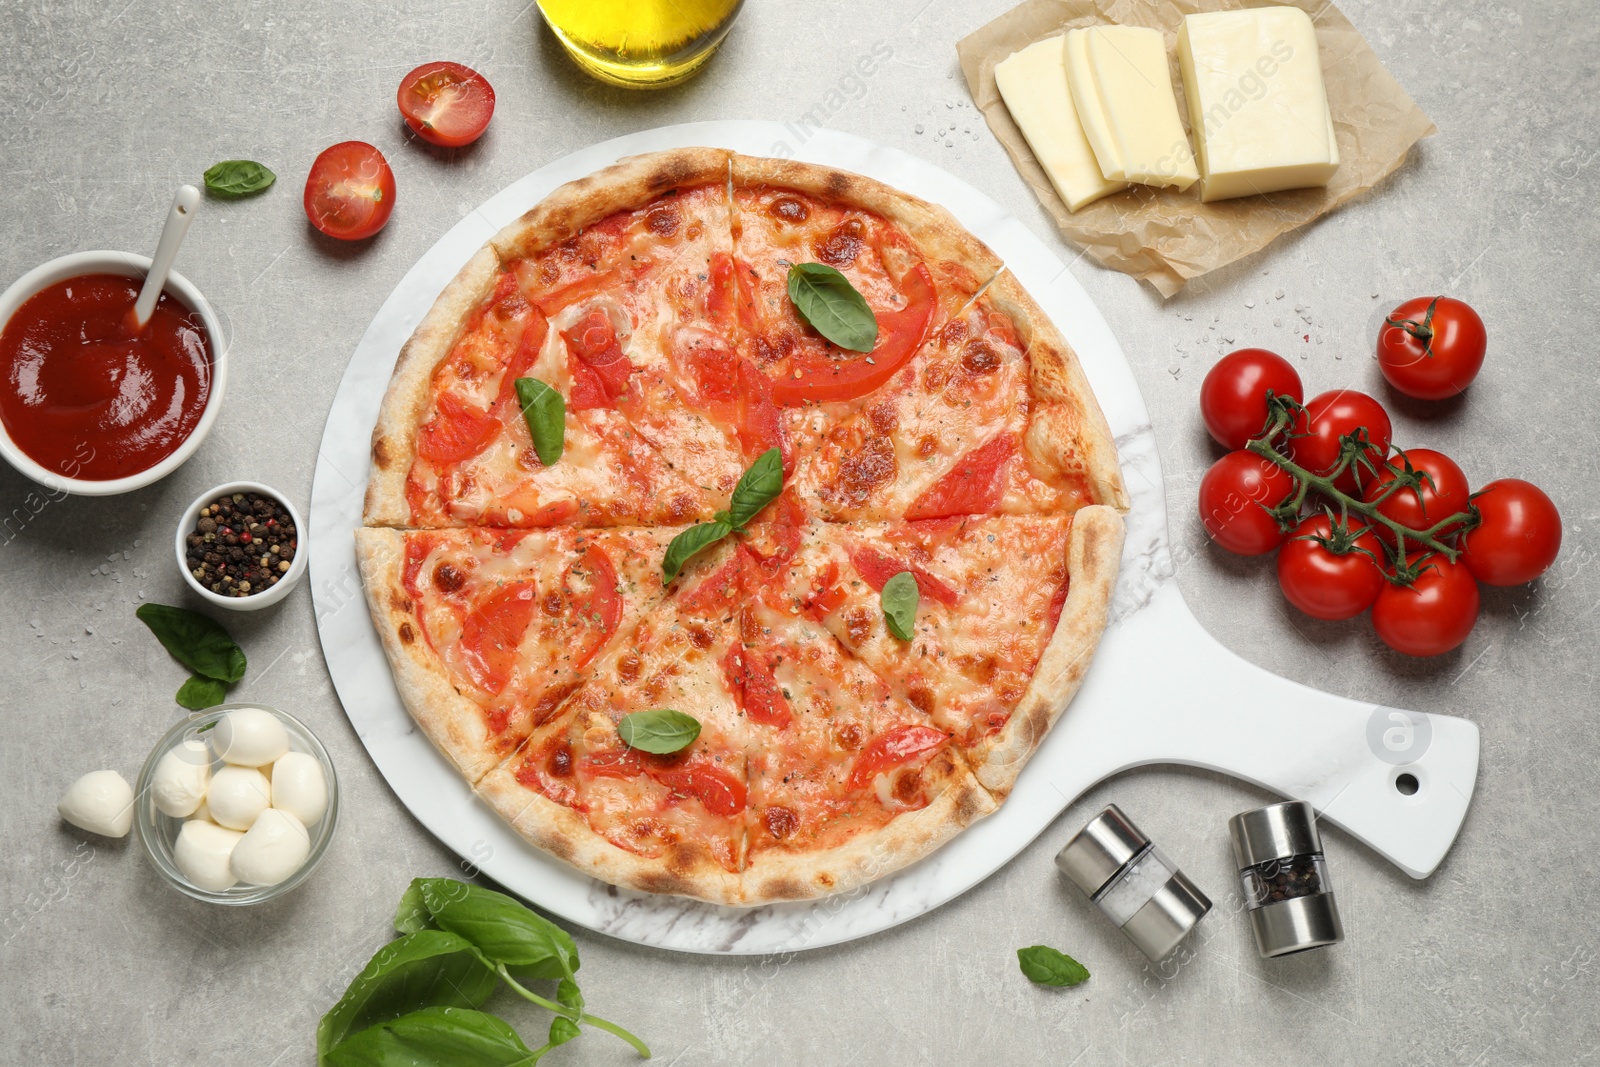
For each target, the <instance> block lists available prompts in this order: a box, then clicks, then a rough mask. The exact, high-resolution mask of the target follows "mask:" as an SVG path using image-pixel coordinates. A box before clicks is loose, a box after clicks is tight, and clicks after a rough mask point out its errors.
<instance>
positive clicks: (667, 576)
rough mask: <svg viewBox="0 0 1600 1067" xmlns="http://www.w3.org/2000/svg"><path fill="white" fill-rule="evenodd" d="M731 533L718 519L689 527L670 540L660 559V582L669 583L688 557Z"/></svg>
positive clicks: (681, 568)
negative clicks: (665, 552) (665, 551)
mask: <svg viewBox="0 0 1600 1067" xmlns="http://www.w3.org/2000/svg"><path fill="white" fill-rule="evenodd" d="M732 532H733V527H732V526H730V525H729V524H728V523H726V522H724V521H722V520H721V519H718V520H717V521H716V522H702V523H700V524H698V525H696V526H691V527H689V528H688V529H687V530H685V531H683V533H681V534H679V535H678V536H677V537H674V538H673V539H672V543H671V544H670V545H668V546H667V554H666V555H665V556H662V557H661V582H662V584H663V585H665V584H667V583H670V582H671V581H672V580H673V579H674V578H676V577H677V576H678V573H679V572H680V571H682V570H683V565H684V564H685V563H688V562H689V559H690V557H692V556H693V555H694V554H695V553H697V552H699V551H701V550H702V549H707V548H710V547H711V546H712V545H714V544H716V543H717V542H718V541H720V540H722V539H723V538H724V537H727V536H728V535H729V534H731V533H732Z"/></svg>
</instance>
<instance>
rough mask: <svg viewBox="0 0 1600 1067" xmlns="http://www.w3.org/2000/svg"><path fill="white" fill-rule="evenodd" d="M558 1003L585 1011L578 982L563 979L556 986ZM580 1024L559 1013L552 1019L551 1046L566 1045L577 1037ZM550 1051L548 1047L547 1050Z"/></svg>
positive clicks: (575, 1009)
mask: <svg viewBox="0 0 1600 1067" xmlns="http://www.w3.org/2000/svg"><path fill="white" fill-rule="evenodd" d="M556 1003H558V1004H560V1005H561V1006H562V1007H564V1008H571V1009H572V1010H573V1011H576V1012H582V1011H583V993H582V992H581V991H580V990H579V989H578V983H577V982H574V981H573V980H572V979H570V978H563V979H561V984H560V985H558V986H557V987H556ZM578 1033H579V1030H578V1024H577V1023H575V1022H573V1021H572V1020H571V1019H569V1018H567V1017H566V1016H564V1015H557V1016H556V1017H555V1018H553V1019H551V1020H550V1044H549V1048H555V1047H556V1046H557V1045H564V1044H566V1043H567V1042H568V1041H571V1040H572V1039H573V1038H575V1037H577V1036H578ZM546 1051H548V1049H547V1050H546Z"/></svg>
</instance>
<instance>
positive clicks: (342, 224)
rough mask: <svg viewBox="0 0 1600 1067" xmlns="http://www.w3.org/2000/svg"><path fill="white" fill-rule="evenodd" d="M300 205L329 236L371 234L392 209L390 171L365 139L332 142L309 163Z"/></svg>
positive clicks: (346, 237)
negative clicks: (309, 171)
mask: <svg viewBox="0 0 1600 1067" xmlns="http://www.w3.org/2000/svg"><path fill="white" fill-rule="evenodd" d="M305 205H306V218H308V219H310V220H311V225H313V226H315V227H316V228H317V229H319V230H321V231H322V232H323V233H325V234H327V235H328V236H329V237H337V238H339V239H340V240H342V241H359V240H361V239H362V238H363V237H371V236H372V235H373V234H375V233H377V232H378V231H379V230H381V229H383V225H384V223H386V222H388V221H389V214H390V212H392V211H394V171H392V170H390V169H389V161H388V160H386V159H384V158H383V153H382V152H380V151H378V150H377V149H376V148H374V147H372V146H371V145H369V144H367V143H366V142H365V141H345V142H343V143H341V144H336V145H334V146H333V147H332V148H329V149H327V150H326V151H324V152H323V153H322V154H321V155H320V156H318V157H317V159H316V162H314V163H312V164H311V173H310V175H308V176H307V177H306V197H305Z"/></svg>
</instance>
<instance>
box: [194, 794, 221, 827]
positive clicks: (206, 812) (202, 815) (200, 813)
mask: <svg viewBox="0 0 1600 1067" xmlns="http://www.w3.org/2000/svg"><path fill="white" fill-rule="evenodd" d="M189 819H190V820H191V821H195V822H209V823H214V822H216V821H217V820H215V819H213V818H212V817H211V808H210V806H209V805H207V804H206V798H205V797H201V798H200V803H199V804H198V805H197V806H196V807H195V809H194V811H192V812H190V813H189Z"/></svg>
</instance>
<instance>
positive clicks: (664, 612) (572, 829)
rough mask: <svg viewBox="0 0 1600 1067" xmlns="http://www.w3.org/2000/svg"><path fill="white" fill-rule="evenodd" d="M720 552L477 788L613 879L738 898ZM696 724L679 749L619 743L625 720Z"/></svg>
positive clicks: (740, 799) (508, 814)
mask: <svg viewBox="0 0 1600 1067" xmlns="http://www.w3.org/2000/svg"><path fill="white" fill-rule="evenodd" d="M737 596H738V569H737V562H736V557H735V555H734V551H733V546H731V545H723V546H719V549H718V550H714V551H712V552H708V553H705V558H702V559H701V560H699V561H697V563H696V564H695V566H694V569H693V571H692V572H685V574H683V575H681V576H680V577H679V578H678V579H677V580H676V581H675V582H674V583H673V587H672V592H671V595H670V596H668V597H667V598H666V599H665V600H663V601H662V602H661V603H660V604H659V605H658V606H657V607H655V608H654V609H653V610H651V611H650V612H648V613H646V614H645V615H643V616H642V617H641V618H640V619H639V622H638V624H637V626H636V627H635V628H634V630H633V631H632V632H631V633H630V634H628V635H627V636H626V637H625V639H624V640H622V641H621V642H619V643H618V644H617V645H616V646H615V647H613V648H612V649H611V650H610V651H609V652H607V653H606V654H605V655H604V656H602V657H601V658H600V659H598V660H597V661H596V664H595V666H594V668H593V670H592V671H591V674H590V677H589V678H588V680H587V681H586V682H585V683H584V684H583V685H582V686H581V687H580V688H579V689H578V690H577V691H576V692H574V693H573V694H572V696H571V697H569V698H568V700H567V702H566V703H565V704H564V705H563V706H562V708H561V709H560V711H559V713H558V714H557V716H556V717H555V718H553V719H551V720H550V721H549V722H547V723H546V724H545V725H544V726H542V727H541V728H539V729H538V730H536V731H535V732H534V733H533V735H532V736H531V737H529V739H528V740H527V741H526V743H524V745H523V746H522V748H521V749H519V750H518V751H517V752H516V753H515V754H513V755H512V756H511V757H510V758H509V759H507V760H506V761H505V762H503V763H502V764H500V765H499V766H498V767H496V768H495V769H494V770H492V771H490V772H489V773H488V774H487V775H485V776H484V777H483V778H482V779H481V780H479V782H478V784H477V789H478V792H479V794H480V795H481V796H483V797H484V799H485V800H486V801H487V802H488V803H489V804H490V805H491V806H493V807H494V809H495V810H496V811H498V812H499V813H500V814H501V815H502V816H503V817H504V818H505V819H506V820H507V821H509V822H510V823H511V824H512V826H514V827H515V828H516V829H517V830H518V831H519V832H520V833H521V834H522V835H523V836H524V837H526V838H527V839H528V840H529V841H531V842H533V843H534V844H535V845H538V846H539V847H540V848H543V849H545V850H547V851H549V852H551V853H553V854H554V855H556V856H558V857H560V858H561V859H563V860H566V861H567V862H568V863H571V864H573V865H574V866H576V867H578V868H579V869H580V870H583V871H584V872H586V873H588V874H591V875H594V876H595V877H597V878H602V879H604V880H606V881H608V882H611V883H613V884H617V885H626V886H631V887H633V888H636V889H642V890H645V891H647V892H652V893H673V894H679V895H683V896H692V897H698V898H700V899H703V900H713V901H719V902H723V903H735V902H737V901H738V899H739V875H738V872H739V871H740V870H742V868H743V866H744V862H745V842H746V838H747V822H748V818H747V812H746V803H747V791H746V778H747V770H746V761H747V752H748V748H749V741H748V737H747V734H746V730H745V720H744V717H743V716H742V715H741V714H740V712H739V707H738V702H737V698H736V696H735V694H734V692H733V690H732V689H731V688H730V685H729V682H728V679H727V675H726V673H725V671H724V669H723V663H724V662H725V661H726V660H727V659H728V657H729V656H731V655H734V654H735V652H736V650H737V649H738V647H739V627H738V617H737V616H738V612H737V608H736V603H737ZM669 708H670V709H673V710H679V711H684V712H686V713H690V714H692V715H693V717H694V718H695V719H696V720H698V721H699V723H700V732H699V735H698V736H697V737H696V738H695V739H694V741H693V742H691V743H690V744H689V745H688V746H687V747H685V748H683V749H681V750H680V751H677V752H673V753H670V754H666V755H656V754H651V753H649V752H644V751H640V750H638V749H635V748H631V747H629V746H628V745H627V744H625V743H624V742H623V740H622V736H621V734H620V733H619V724H620V723H621V722H622V720H623V718H624V717H625V716H627V715H630V714H633V713H635V712H650V711H658V710H662V709H669Z"/></svg>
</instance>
